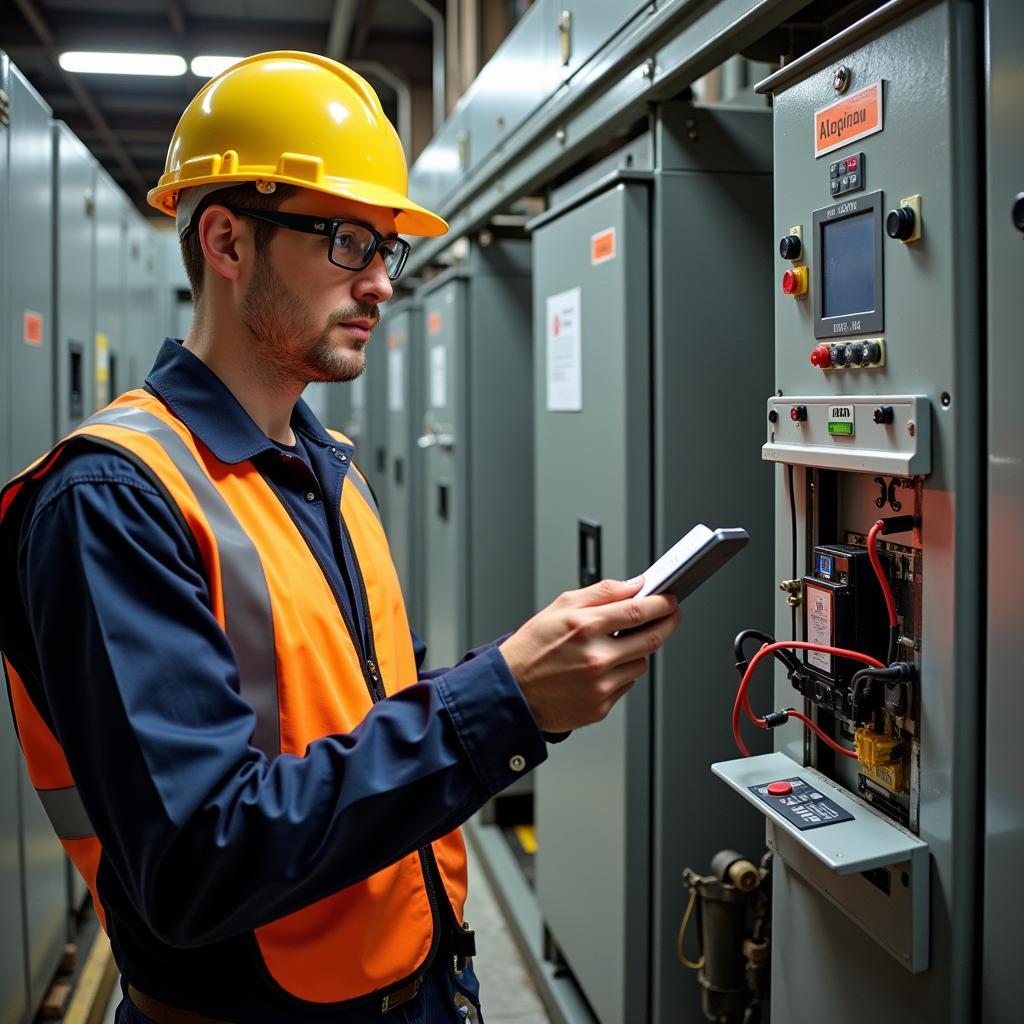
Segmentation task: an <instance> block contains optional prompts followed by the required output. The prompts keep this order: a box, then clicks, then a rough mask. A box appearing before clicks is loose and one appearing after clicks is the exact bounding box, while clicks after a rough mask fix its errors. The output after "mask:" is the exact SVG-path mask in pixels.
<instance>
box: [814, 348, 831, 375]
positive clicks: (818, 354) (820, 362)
mask: <svg viewBox="0 0 1024 1024" xmlns="http://www.w3.org/2000/svg"><path fill="white" fill-rule="evenodd" d="M811 362H812V363H813V364H814V365H815V366H817V367H818V368H819V369H821V370H827V369H828V368H829V367H830V366H831V365H832V353H831V352H830V351H829V348H828V345H818V346H817V347H816V348H815V349H814V351H813V352H812V353H811Z"/></svg>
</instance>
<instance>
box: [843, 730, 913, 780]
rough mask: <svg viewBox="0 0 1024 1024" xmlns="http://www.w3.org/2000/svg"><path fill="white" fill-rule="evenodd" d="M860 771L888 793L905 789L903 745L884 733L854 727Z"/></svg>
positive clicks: (854, 740) (904, 754) (904, 747)
mask: <svg viewBox="0 0 1024 1024" xmlns="http://www.w3.org/2000/svg"><path fill="white" fill-rule="evenodd" d="M853 742H854V747H855V748H856V750H857V760H858V761H859V762H860V771H861V774H862V775H864V776H866V777H867V778H869V779H871V781H872V782H874V783H876V784H877V785H879V786H881V787H882V788H883V789H885V790H887V791H888V792H890V793H901V792H903V791H904V790H905V789H906V773H905V758H906V745H905V744H904V743H903V742H901V741H900V740H898V739H896V738H895V737H893V736H889V735H887V734H886V733H879V732H874V731H873V730H871V729H857V730H856V731H855V732H854V734H853Z"/></svg>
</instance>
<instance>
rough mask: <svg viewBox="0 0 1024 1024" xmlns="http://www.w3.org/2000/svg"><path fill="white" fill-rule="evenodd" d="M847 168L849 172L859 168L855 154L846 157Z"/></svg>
mask: <svg viewBox="0 0 1024 1024" xmlns="http://www.w3.org/2000/svg"><path fill="white" fill-rule="evenodd" d="M846 170H847V172H850V171H855V170H857V158H856V157H855V156H848V157H847V158H846Z"/></svg>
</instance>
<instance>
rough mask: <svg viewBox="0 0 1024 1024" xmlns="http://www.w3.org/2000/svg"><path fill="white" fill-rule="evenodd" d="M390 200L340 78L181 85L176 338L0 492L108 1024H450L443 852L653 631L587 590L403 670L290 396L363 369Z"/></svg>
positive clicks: (243, 71)
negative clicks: (110, 969) (109, 972)
mask: <svg viewBox="0 0 1024 1024" xmlns="http://www.w3.org/2000/svg"><path fill="white" fill-rule="evenodd" d="M405 191H406V169H405V161H404V157H403V155H402V152H401V148H400V146H399V143H398V140H397V137H396V136H395V133H394V131H393V129H392V128H391V126H390V124H388V122H387V120H386V118H385V117H384V115H383V112H382V111H381V108H380V105H379V102H378V100H377V97H376V95H375V94H374V93H373V90H372V89H371V88H370V87H369V86H368V85H367V83H366V82H364V81H363V80H362V79H361V78H359V76H357V75H355V74H353V73H352V72H351V71H349V70H348V69H347V68H344V67H342V66H341V65H339V64H336V63H334V62H333V61H330V60H326V59H324V58H322V57H317V56H313V55H309V54H296V53H271V54H263V55H259V56H256V57H252V58H249V59H247V60H245V61H243V62H241V63H240V64H238V65H235V66H234V67H233V68H231V69H229V70H228V71H226V72H225V73H224V74H222V75H220V76H219V77H217V78H215V79H213V80H211V82H210V83H209V84H208V85H207V86H206V87H205V88H204V89H203V90H202V91H201V92H200V93H199V94H198V96H197V97H196V98H195V100H193V102H192V104H191V105H190V106H189V107H188V109H187V110H186V111H185V113H184V114H183V116H182V119H181V121H180V123H179V125H178V129H177V130H176V132H175V136H174V138H173V139H172V142H171V147H170V150H169V153H168V160H167V169H166V173H165V174H164V175H163V177H162V178H161V180H160V183H159V184H158V186H157V188H155V189H154V190H153V192H152V193H151V194H150V201H151V203H153V205H155V206H157V207H158V208H160V209H163V210H165V211H166V212H168V213H172V212H173V213H174V214H175V215H176V217H177V220H178V229H179V233H180V235H181V239H182V251H183V255H184V259H185V263H186V268H187V270H188V272H189V274H190V277H191V280H192V284H193V288H194V297H195V318H194V321H193V324H192V327H191V329H190V331H189V335H188V338H187V339H186V340H185V342H184V344H181V343H179V342H175V341H172V340H168V341H166V342H165V343H164V345H163V348H162V349H161V351H160V353H159V355H158V357H157V360H156V363H155V365H154V367H153V369H152V371H151V373H150V375H149V377H148V378H147V382H146V386H145V388H144V389H139V390H137V391H133V392H129V393H128V394H127V395H124V396H122V397H121V398H120V399H118V400H117V401H115V402H114V403H113V404H112V405H111V406H109V407H108V408H107V409H106V410H104V411H102V412H100V413H98V414H97V415H96V416H94V417H92V418H91V419H90V420H89V421H87V422H86V424H85V425H84V426H83V427H82V428H80V429H79V430H78V431H76V432H75V433H74V434H73V435H72V436H71V437H70V438H69V439H66V440H65V441H64V442H62V443H61V444H59V445H58V446H57V447H56V448H55V449H54V451H53V452H51V453H50V454H49V455H47V456H45V457H44V458H43V459H41V460H40V461H39V462H37V463H36V464H35V465H34V466H33V467H30V468H29V469H28V470H27V471H26V472H25V473H23V474H22V475H21V476H20V477H18V478H16V479H15V480H14V481H12V482H11V484H10V485H8V487H7V489H6V490H5V491H4V494H3V499H2V504H0V517H2V518H0V541H2V546H0V552H2V557H3V564H4V569H5V572H6V576H5V579H6V580H7V583H8V585H7V587H6V588H5V591H6V592H5V596H4V606H3V616H2V622H3V626H2V627H0V628H2V634H0V641H2V646H3V650H4V655H5V667H6V669H7V672H8V679H9V689H10V696H11V701H12V706H13V708H14V712H15V717H16V721H17V726H18V732H19V737H20V740H21V743H22V747H23V748H24V751H25V755H26V759H27V762H28V766H29V773H30V777H31V779H32V783H33V785H34V786H35V787H36V789H37V790H38V791H39V793H40V796H41V798H42V799H43V802H44V804H45V806H46V807H47V810H48V813H49V814H50V817H51V820H52V821H53V823H54V826H55V828H56V830H57V832H58V834H59V835H60V836H61V839H62V841H63V843H64V845H65V847H66V849H67V850H68V853H69V854H70V855H71V857H72V859H73V860H74V862H75V864H76V866H77V867H78V869H79V870H80V871H81V872H82V874H83V875H84V877H85V878H86V880H87V882H88V883H89V885H90V888H91V890H92V893H93V898H94V901H95V905H96V910H97V913H98V915H99V916H100V919H101V921H102V922H103V925H104V927H105V928H106V930H107V932H108V934H109V935H110V939H111V944H112V947H113V950H114V954H115V957H116V959H117V963H118V966H119V968H120V970H121V973H122V987H123V989H124V992H125V998H124V1000H123V1002H122V1003H121V1006H120V1008H119V1011H118V1020H119V1021H121V1022H141V1021H156V1022H157V1024H165V1022H167V1024H177V1022H184V1021H188V1022H191V1024H196V1022H202V1021H208V1020H215V1021H240V1022H246V1024H248V1022H260V1024H262V1022H267V1024H284V1022H303V1021H332V1022H363V1021H371V1020H379V1019H381V1017H382V1015H384V1016H385V1019H388V1018H389V1017H390V1018H391V1019H393V1020H398V1021H403V1022H413V1021H425V1020H427V1019H429V1020H431V1021H443V1020H453V1021H457V1020H466V1019H478V1011H479V1003H478V988H477V983H476V979H475V977H474V974H473V969H472V966H471V965H470V964H469V962H468V957H469V956H470V955H471V954H472V952H473V947H472V934H471V933H470V932H468V930H467V929H466V928H465V926H464V922H463V920H462V907H463V901H464V898H465V893H466V870H465V851H464V848H463V844H462V839H461V836H460V834H459V832H458V825H459V824H460V823H461V822H463V821H464V820H465V819H466V818H467V817H468V816H469V815H470V814H472V813H473V812H474V811H475V810H476V809H477V808H479V807H480V806H481V805H482V804H483V803H484V802H485V801H486V800H487V799H488V798H490V797H491V796H492V795H493V794H494V793H496V792H498V791H500V790H501V789H502V788H504V787H505V786H506V785H508V784H509V783H510V782H511V781H512V780H513V779H515V778H516V777H518V776H519V775H520V774H521V773H522V772H524V771H527V770H530V769H532V768H533V767H534V766H536V765H537V764H539V763H540V762H541V761H543V760H544V757H545V741H544V734H545V733H548V734H551V733H560V732H565V731H568V730H572V729H575V728H578V727H580V726H584V725H586V724H588V723H591V722H594V721H597V720H599V719H601V718H603V717H604V716H605V715H606V714H607V713H608V711H609V710H610V708H611V707H612V706H613V705H614V704H615V702H616V701H617V700H619V699H620V698H621V697H622V696H623V695H624V693H625V692H626V691H627V690H628V689H629V688H630V686H632V684H633V681H634V680H635V679H636V677H637V676H638V675H640V674H641V673H642V672H643V671H644V670H645V667H646V657H647V655H649V654H650V653H651V652H653V651H654V650H656V649H657V648H658V647H659V646H660V645H661V644H662V643H663V642H664V640H665V639H666V638H667V637H668V635H669V634H670V633H671V632H672V631H673V630H674V629H675V627H676V625H677V623H678V610H677V609H676V608H675V602H674V599H672V598H666V597H652V598H643V599H640V598H637V599H633V597H634V595H635V594H636V593H637V590H638V587H639V580H634V581H631V582H629V583H618V582H614V581H605V582H603V583H601V584H598V585H597V586H595V587H591V588H588V589H587V590H582V591H578V592H573V593H568V594H565V595H563V596H562V597H560V598H559V599H558V600H557V601H556V602H555V603H554V604H553V605H551V606H550V607H549V608H547V609H545V610H544V611H542V612H540V613H539V614H538V615H537V616H535V617H534V618H533V619H531V620H530V621H529V622H527V623H526V624H525V625H524V626H522V627H521V628H520V629H519V630H518V631H517V632H515V633H513V634H512V635H511V636H509V637H508V638H507V639H505V640H504V641H503V642H501V643H500V644H494V645H491V646H489V647H486V648H483V649H480V650H478V651H475V652H472V653H470V654H469V655H467V656H466V658H465V659H464V660H463V662H461V663H460V664H459V665H458V666H456V667H455V668H452V669H449V670H445V671H441V672H433V673H418V666H419V665H420V664H421V663H422V660H423V654H424V651H423V646H422V644H421V643H419V642H418V641H417V640H416V638H415V637H414V635H412V634H411V632H410V629H409V624H408V622H407V620H406V617H405V609H404V605H403V603H402V598H401V593H400V590H399V586H398V581H397V577H396V575H395V571H394V568H393V566H392V564H391V560H390V556H389V554H388V549H387V542H386V540H385V537H384V534H383V531H382V529H381V527H380V524H379V521H378V518H377V515H376V509H375V505H374V503H373V498H372V495H371V494H370V491H369V489H368V487H367V485H366V483H365V481H364V480H363V479H362V477H361V476H360V475H359V472H358V470H357V469H356V468H355V467H354V466H353V465H352V454H353V452H352V447H351V446H350V445H349V444H348V443H347V442H346V441H345V440H344V439H343V438H341V437H340V435H333V434H329V433H327V432H326V431H325V430H324V428H323V427H322V426H321V425H320V424H319V423H318V422H317V421H316V419H315V418H314V416H313V415H312V413H311V412H310V410H309V408H308V407H307V406H306V405H305V403H304V402H302V401H301V399H300V395H301V392H302V390H303V388H304V387H305V385H306V384H307V383H308V382H309V381H343V380H351V379H353V378H354V377H356V376H358V375H359V374H360V373H361V372H362V369H363V358H364V357H363V349H364V347H365V345H366V344H367V343H368V342H369V339H370V335H371V332H372V330H373V327H374V325H375V324H376V322H377V319H378V315H379V306H380V304H381V303H382V302H385V301H386V300H387V299H388V298H389V297H390V296H391V294H392V284H391V281H392V279H393V278H395V277H397V276H398V274H399V273H400V272H401V269H402V265H403V264H404V261H405V257H406V255H407V253H408V247H407V243H405V242H404V240H402V239H401V238H399V235H398V232H403V233H407V234H416V233H419V234H439V233H441V232H443V231H444V230H445V229H446V225H445V224H444V222H443V221H441V220H440V218H438V217H436V216H435V215H434V214H431V213H430V212H429V211H426V210H424V209H422V208H421V207H418V206H417V205H416V204H415V203H413V202H411V201H410V200H409V199H408V197H407V196H406V195H405ZM627 627H629V628H630V632H629V633H628V634H625V635H623V636H620V637H617V638H614V639H613V638H612V634H614V633H616V632H617V631H619V630H623V629H626V628H627ZM581 912H585V911H583V910H581ZM392 1015H393V1016H392Z"/></svg>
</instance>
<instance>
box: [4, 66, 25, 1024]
mask: <svg viewBox="0 0 1024 1024" xmlns="http://www.w3.org/2000/svg"><path fill="white" fill-rule="evenodd" d="M8 67H9V64H8V58H7V55H6V54H4V53H2V52H0V91H2V93H3V95H2V96H0V113H2V114H3V115H6V116H0V197H4V196H6V195H7V183H8V152H9V149H10V135H11V128H10V126H9V125H8V123H7V117H8V116H9V112H10V91H9V90H10V86H9V83H8V77H9V71H8ZM10 237H11V232H10V215H9V211H8V208H7V203H6V202H5V201H3V199H2V198H0V316H3V319H4V339H3V344H0V477H2V478H3V479H4V480H7V479H8V478H9V477H10V475H11V472H12V468H11V452H10V443H11V408H10V404H11V386H10V380H11V371H10V360H11V352H10V349H11V342H9V341H8V338H9V337H10V332H9V326H10V313H9V310H10V298H9V290H8V287H7V266H8V262H9V260H10V256H11V253H10V252H9V250H10V244H9V243H8V242H7V241H6V240H7V239H9V238H10ZM20 774H21V750H20V749H19V747H18V740H17V737H16V736H15V733H14V726H13V724H12V722H11V720H10V715H7V714H5V715H3V716H2V721H0V932H2V934H3V935H4V937H5V941H4V942H3V944H2V945H0V1018H2V1019H3V1020H9V1021H12V1022H15V1021H22V1022H24V1021H27V1019H28V1018H27V1009H28V991H27V984H26V977H25V931H24V924H23V917H22V870H21V813H20V808H19V784H18V778H19V776H20Z"/></svg>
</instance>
